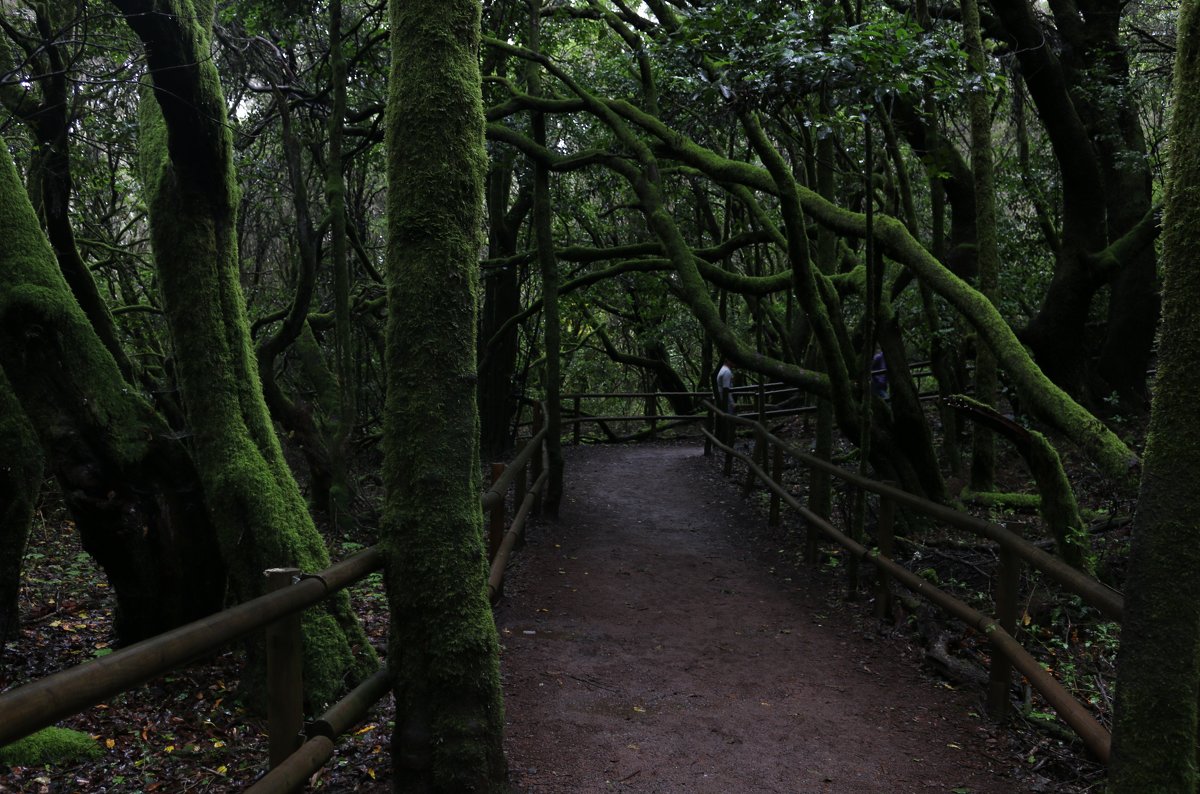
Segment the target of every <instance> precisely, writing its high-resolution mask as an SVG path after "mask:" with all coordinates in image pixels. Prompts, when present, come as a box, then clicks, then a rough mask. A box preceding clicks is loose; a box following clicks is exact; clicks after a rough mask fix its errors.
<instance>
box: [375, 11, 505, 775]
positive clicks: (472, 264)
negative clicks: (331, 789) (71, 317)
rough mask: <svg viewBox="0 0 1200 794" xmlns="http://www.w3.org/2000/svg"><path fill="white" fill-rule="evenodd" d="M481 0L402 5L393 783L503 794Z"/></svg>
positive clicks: (390, 468) (391, 280) (391, 356)
mask: <svg viewBox="0 0 1200 794" xmlns="http://www.w3.org/2000/svg"><path fill="white" fill-rule="evenodd" d="M480 14H481V9H480V3H479V2H478V0H449V1H447V0H403V1H402V0H392V2H391V3H389V17H390V23H391V31H392V37H391V38H392V73H391V78H390V89H389V96H388V111H387V112H388V116H387V162H388V185H389V189H388V254H387V283H388V300H389V306H390V311H389V312H388V334H387V336H388V343H387V378H388V385H387V404H386V409H385V411H384V471H383V476H384V483H385V487H386V491H387V495H386V506H385V510H384V522H383V523H384V526H383V541H382V542H383V544H384V548H385V550H386V552H387V560H388V562H387V566H388V567H387V587H388V601H389V604H390V607H391V633H390V636H389V638H388V643H389V653H388V664H389V666H390V668H391V670H392V672H393V673H394V674H395V682H394V685H393V686H394V692H395V697H396V727H395V731H394V733H393V735H392V759H393V765H394V769H395V778H394V783H393V787H394V790H395V791H397V792H400V791H404V792H422V791H497V792H498V791H502V790H503V788H504V778H505V762H504V752H503V747H502V742H501V734H502V731H503V725H504V714H503V705H502V702H501V691H500V681H499V643H498V641H497V637H496V628H495V623H494V622H493V620H492V613H491V608H490V605H489V603H488V599H487V586H486V583H487V560H486V554H485V549H484V539H483V517H482V513H481V509H480V506H479V493H480V489H481V477H480V469H479V451H478V442H479V415H478V411H477V408H476V402H475V381H476V378H475V368H476V351H475V345H476V337H475V334H476V321H477V316H476V305H477V304H476V300H477V296H476V292H477V287H476V283H477V279H478V274H477V268H478V258H479V251H480V240H479V236H478V230H479V228H480V220H481V218H480V209H481V208H482V206H483V180H484V175H485V173H486V168H487V156H486V152H485V150H484V145H483V123H484V121H483V108H482V98H481V88H480V73H479V35H480Z"/></svg>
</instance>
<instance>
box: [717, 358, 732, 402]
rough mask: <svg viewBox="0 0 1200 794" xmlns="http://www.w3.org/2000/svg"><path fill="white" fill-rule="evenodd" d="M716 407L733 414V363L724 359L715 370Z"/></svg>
mask: <svg viewBox="0 0 1200 794" xmlns="http://www.w3.org/2000/svg"><path fill="white" fill-rule="evenodd" d="M717 405H720V406H721V408H722V409H723V410H725V411H726V412H727V413H733V362H732V361H730V360H729V359H728V358H726V359H725V360H724V361H722V362H721V368H720V369H719V370H717Z"/></svg>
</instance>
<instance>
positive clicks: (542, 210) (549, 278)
mask: <svg viewBox="0 0 1200 794" xmlns="http://www.w3.org/2000/svg"><path fill="white" fill-rule="evenodd" d="M529 7H530V9H531V11H532V13H531V14H530V16H529V19H530V33H529V40H530V48H531V49H532V50H533V51H534V52H537V51H538V47H539V43H540V38H541V33H540V30H539V26H538V18H539V16H540V13H541V0H533V2H532V3H530V6H529ZM531 67H532V68H531V69H530V78H529V90H530V93H531V94H533V95H534V96H538V95H540V94H541V71H540V70H539V69H538V68H537V67H536V66H534V65H532V64H531ZM533 142H534V143H536V144H537V145H538V146H542V147H545V145H546V114H545V113H541V112H536V111H535V112H534V114H533ZM533 168H534V171H533V228H534V235H535V237H536V239H537V255H538V264H540V265H541V269H542V313H543V319H542V334H543V338H544V340H545V346H546V395H545V396H546V470H547V471H548V472H549V474H550V477H549V479H548V480H547V482H546V495H545V498H544V499H543V500H542V508H543V509H544V510H545V511H546V513H547V514H549V515H551V516H557V515H558V505H559V503H560V502H561V501H562V493H563V455H562V401H561V398H560V395H561V393H562V366H561V362H560V359H561V353H562V350H561V348H562V321H561V319H560V317H559V313H558V280H559V279H558V259H557V257H556V256H555V255H554V233H553V229H552V228H551V224H552V223H553V222H554V216H553V209H552V208H551V206H550V169H549V168H548V167H547V166H546V164H545V163H544V162H535V163H534V164H533Z"/></svg>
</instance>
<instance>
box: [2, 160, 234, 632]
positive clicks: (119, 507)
mask: <svg viewBox="0 0 1200 794" xmlns="http://www.w3.org/2000/svg"><path fill="white" fill-rule="evenodd" d="M0 239H2V240H4V245H2V246H0V369H3V371H4V377H5V379H6V382H7V383H8V384H10V386H11V388H12V390H13V393H14V395H15V398H16V400H17V401H18V402H19V404H20V408H21V412H23V413H24V416H26V417H28V420H29V422H30V424H31V426H32V427H33V429H34V430H35V431H36V433H37V436H38V441H39V442H40V444H41V448H42V450H43V453H44V456H45V460H46V465H47V468H48V469H49V471H51V472H53V474H54V476H55V478H56V479H57V480H58V483H59V487H60V488H61V489H62V492H63V495H64V498H65V501H66V504H67V507H68V508H69V509H70V511H71V514H72V516H73V517H74V519H75V523H76V526H77V527H78V529H79V534H80V538H81V540H82V543H83V547H84V549H85V550H86V551H87V552H88V553H89V554H91V555H92V556H93V557H94V558H95V559H96V562H97V563H98V564H99V565H100V566H101V567H102V568H103V569H104V571H105V573H106V575H107V576H108V579H109V583H110V584H111V586H112V588H113V590H114V592H115V593H116V596H117V609H116V615H115V627H116V631H117V635H118V636H119V637H120V639H121V640H122V641H126V642H132V641H135V640H139V639H143V638H145V637H147V636H150V635H152V634H156V633H158V632H161V631H165V630H166V629H169V628H172V627H174V626H177V625H179V624H180V623H184V622H187V621H189V620H194V619H196V618H198V617H201V616H203V615H206V614H208V613H210V612H212V611H214V610H216V609H219V608H220V606H221V603H222V600H223V594H224V591H225V569H224V566H223V565H222V562H221V560H220V558H219V556H218V555H217V553H216V547H215V544H214V542H213V538H212V528H211V526H210V524H209V523H208V517H207V515H206V514H205V511H204V510H203V493H202V491H201V487H200V483H199V481H198V477H197V475H196V472H195V469H194V467H193V465H192V462H191V459H190V458H189V457H188V455H187V454H186V450H185V449H184V448H183V447H182V445H181V444H180V443H179V441H178V440H177V439H176V438H175V437H174V436H173V434H172V433H170V432H169V428H168V427H167V426H166V424H165V423H164V422H163V421H162V420H161V419H160V418H159V417H158V415H157V414H156V413H155V412H154V409H153V408H152V407H151V406H150V405H149V403H147V402H146V401H145V400H144V399H142V398H141V396H140V395H139V393H138V390H137V389H136V388H133V387H131V386H130V385H129V384H128V383H127V382H126V381H125V380H124V379H123V378H122V377H121V372H120V370H119V369H118V367H117V363H116V361H115V360H114V359H113V357H112V355H111V354H110V353H109V351H108V349H107V348H106V346H105V345H104V343H103V342H102V341H101V339H100V338H99V336H97V334H96V331H95V328H94V326H93V325H92V323H91V322H90V320H89V319H88V317H86V316H85V314H84V312H83V311H82V310H81V309H80V307H79V304H78V303H77V302H76V300H75V297H74V296H73V295H72V292H71V289H70V287H69V286H68V284H67V281H66V279H65V278H64V277H63V275H62V272H61V271H60V269H59V265H58V262H57V261H56V260H55V256H54V252H53V251H52V250H51V247H50V243H49V241H48V240H47V238H46V235H45V234H44V233H43V232H42V230H41V228H40V227H39V226H38V222H37V217H36V215H35V214H34V209H33V206H32V205H31V204H30V202H29V199H28V197H27V196H26V194H25V189H24V187H23V186H22V185H21V180H20V177H19V176H18V174H17V170H16V168H15V167H14V166H13V162H12V159H11V158H10V157H9V155H8V149H7V147H5V146H3V145H0ZM7 414H8V411H7V410H5V411H4V412H3V416H4V417H5V420H7ZM12 421H13V422H16V421H17V419H16V418H15V417H13V419H12ZM5 424H6V425H7V424H8V423H7V421H5Z"/></svg>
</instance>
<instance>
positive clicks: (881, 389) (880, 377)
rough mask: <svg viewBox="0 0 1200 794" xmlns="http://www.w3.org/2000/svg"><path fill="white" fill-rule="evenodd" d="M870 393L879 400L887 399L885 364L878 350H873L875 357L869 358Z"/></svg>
mask: <svg viewBox="0 0 1200 794" xmlns="http://www.w3.org/2000/svg"><path fill="white" fill-rule="evenodd" d="M871 393H872V394H874V395H875V396H876V397H878V398H879V399H881V400H886V399H887V398H888V376H887V362H886V361H885V360H884V358H883V351H882V350H880V349H879V348H875V355H874V356H872V357H871Z"/></svg>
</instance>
